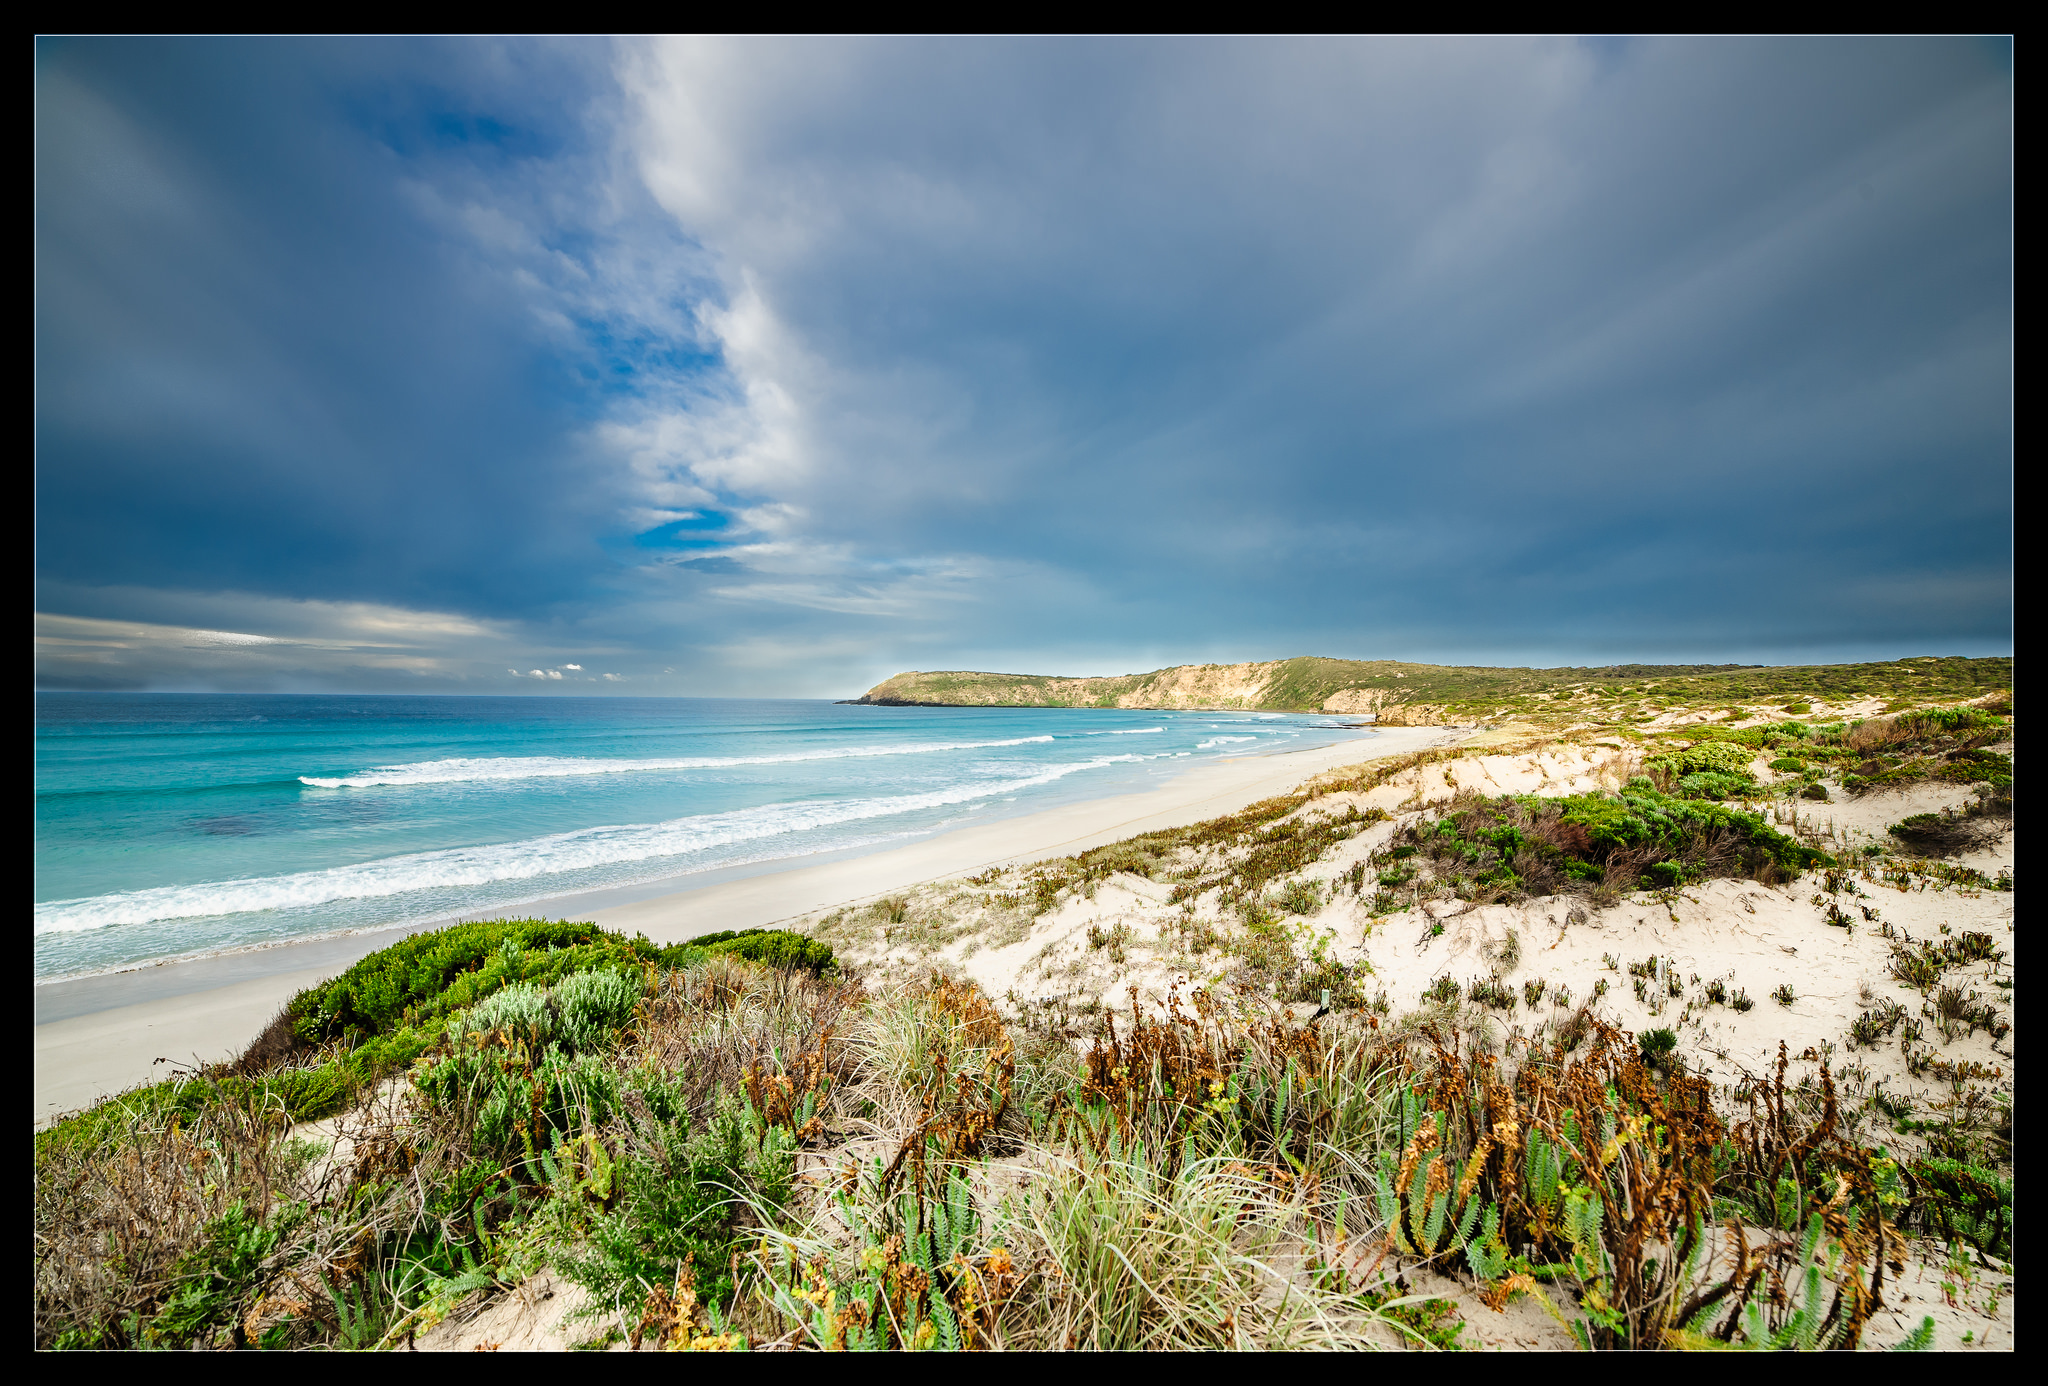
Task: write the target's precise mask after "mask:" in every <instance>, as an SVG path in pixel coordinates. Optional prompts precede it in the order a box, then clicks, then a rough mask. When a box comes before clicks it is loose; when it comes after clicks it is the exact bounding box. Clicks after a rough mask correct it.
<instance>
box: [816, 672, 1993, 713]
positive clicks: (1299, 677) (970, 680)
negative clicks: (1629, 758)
mask: <svg viewBox="0 0 2048 1386" xmlns="http://www.w3.org/2000/svg"><path fill="white" fill-rule="evenodd" d="M2011 686H2012V660H2011V658H2009V657H2001V658H1992V659H1962V658H1930V657H1917V658H1911V659H1901V660H1888V661H1885V662H1882V663H1876V664H1815V665H1789V666H1777V667H1767V666H1763V665H1737V664H1616V665H1609V666H1607V667H1605V668H1598V669H1578V668H1564V669H1501V668H1487V667H1483V666H1460V665H1445V664H1408V663H1403V662H1401V661H1399V660H1391V659H1323V658H1318V657H1314V656H1305V657H1301V658H1296V659H1282V660H1271V661H1266V662H1261V663H1248V664H1183V665H1177V666H1175V667H1173V668H1170V669H1155V670H1153V671H1152V672H1151V673H1149V674H1120V675H1114V676H1109V677H1103V678H1065V677H1060V676H1057V675H1048V674H992V673H974V672H966V671H944V672H931V673H927V672H920V671H912V672H909V673H902V674H898V675H896V676H895V677H894V678H890V679H886V680H884V681H883V682H881V683H878V684H876V685H875V686H874V687H873V688H870V689H869V690H868V691H867V692H866V693H864V694H862V695H861V696H860V697H859V698H856V699H853V700H852V701H854V702H858V703H870V704H877V705H881V706H928V707H1125V708H1201V709H1218V710H1220V709H1242V710H1258V711H1267V712H1333V713H1354V714H1362V713H1368V712H1370V713H1377V714H1378V715H1379V718H1380V720H1381V721H1383V722H1407V723H1411V724H1428V723H1433V722H1441V721H1472V720H1481V719H1491V718H1497V717H1504V716H1505V717H1514V718H1516V719H1518V720H1524V721H1530V722H1533V723H1537V724H1552V723H1555V724H1558V725H1564V724H1567V723H1571V722H1583V721H1585V720H1587V717H1588V715H1589V714H1591V715H1593V716H1594V719H1595V720H1622V718H1618V717H1616V714H1617V713H1622V714H1623V716H1624V717H1625V715H1626V710H1627V705H1635V710H1636V711H1638V712H1641V711H1643V710H1645V709H1648V708H1653V707H1655V706H1658V705H1660V704H1663V703H1683V704H1685V705H1688V706H1695V707H1697V706H1702V705H1709V704H1714V703H1723V704H1736V703H1743V702H1759V701H1769V700H1798V699H1804V700H1819V701H1828V702H1843V701H1848V700H1851V699H1857V698H1869V697H1882V698H1885V699H1887V700H1894V701H1895V700H1899V699H1910V700H1913V701H1916V702H1918V701H1925V700H1928V699H1941V698H1971V697H1977V696H1979V695H1981V694H1983V693H1986V692H1989V691H1992V690H1994V689H1999V688H2009V687H2011Z"/></svg>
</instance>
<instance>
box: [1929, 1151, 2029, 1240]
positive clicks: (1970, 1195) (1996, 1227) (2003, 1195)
mask: <svg viewBox="0 0 2048 1386" xmlns="http://www.w3.org/2000/svg"><path fill="white" fill-rule="evenodd" d="M1908 1170H1909V1172H1910V1173H1911V1174H1912V1176H1913V1182H1914V1185H1915V1186H1916V1187H1915V1191H1914V1192H1915V1194H1916V1197H1915V1198H1914V1199H1913V1205H1912V1214H1911V1216H1912V1218H1913V1220H1914V1221H1915V1222H1917V1223H1918V1224H1919V1225H1920V1226H1921V1227H1922V1228H1924V1229H1925V1230H1926V1231H1928V1232H1931V1233H1933V1234H1934V1235H1936V1236H1938V1237H1941V1238H1942V1239H1943V1240H1949V1239H1953V1238H1958V1237H1960V1238H1961V1239H1963V1240H1964V1241H1967V1242H1969V1243H1970V1244H1971V1245H1972V1246H1975V1247H1977V1248H1978V1249H1979V1250H1981V1251H1988V1252H1990V1253H1992V1254H1993V1255H1995V1256H2003V1257H2010V1256H2011V1255H2012V1180H2010V1179H2007V1178H2005V1177H2004V1176H2002V1175H2000V1174H1999V1173H1998V1171H1996V1170H1991V1169H1984V1168H1981V1167H1980V1166H1977V1165H1972V1164H1967V1163H1965V1162H1963V1161H1961V1160H1950V1159H1944V1158H1941V1157H1932V1158H1929V1159H1925V1160H1915V1161H1913V1162H1912V1164H1911V1165H1910V1166H1908Z"/></svg>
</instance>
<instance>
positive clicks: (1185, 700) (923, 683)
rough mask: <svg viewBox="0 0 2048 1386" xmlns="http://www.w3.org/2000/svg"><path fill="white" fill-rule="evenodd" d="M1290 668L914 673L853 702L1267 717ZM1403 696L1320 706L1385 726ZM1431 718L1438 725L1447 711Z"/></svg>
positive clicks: (1362, 696)
mask: <svg viewBox="0 0 2048 1386" xmlns="http://www.w3.org/2000/svg"><path fill="white" fill-rule="evenodd" d="M1286 665H1287V661H1286V660H1264V661H1254V662H1250V663H1245V664H1182V665H1177V666H1175V667H1174V668H1171V669H1159V670H1155V671H1154V672H1152V673H1149V674H1121V675H1116V676H1112V677H1104V678H1083V679H1062V678H1052V677H1048V676H1045V675H1038V674H989V673H971V672H966V671H946V672H923V671H913V672H910V673H904V674H898V675H896V676H895V677H894V678H891V679H886V680H884V681H883V682H881V683H878V684H876V685H875V686H874V687H873V688H871V689H869V690H868V691H867V692H866V693H865V694H864V695H862V696H861V697H860V698H858V699H856V700H855V701H858V702H863V703H881V704H891V703H894V704H925V705H936V706H947V707H1119V708H1159V709H1162V710H1169V711H1190V712H1236V711H1252V710H1270V709H1273V708H1276V707H1280V706H1283V705H1284V699H1282V698H1281V697H1279V696H1277V695H1276V690H1275V684H1276V682H1277V681H1278V680H1279V677H1280V675H1281V672H1282V670H1283V669H1284V668H1285V667H1286ZM1399 697H1400V695H1399V694H1398V693H1393V692H1386V691H1381V690H1369V691H1363V692H1360V691H1356V690H1354V691H1353V692H1350V693H1342V694H1338V695H1337V696H1336V697H1334V698H1331V699H1330V700H1328V701H1327V702H1325V703H1324V704H1323V710H1324V711H1327V712H1346V713H1374V714H1376V715H1378V716H1379V718H1380V719H1381V720H1382V721H1387V720H1389V711H1387V710H1389V709H1395V708H1396V705H1397V704H1398V702H1399ZM1347 699H1348V700H1349V701H1347ZM1309 706H1310V707H1313V706H1314V704H1310V705H1309ZM1302 710H1307V709H1302ZM1434 711H1435V712H1436V713H1438V714H1439V719H1438V720H1440V714H1441V712H1442V709H1441V708H1437V709H1434ZM1436 724H1437V723H1436V722H1435V721H1424V722H1415V723H1399V724H1394V725H1415V726H1434V725H1436Z"/></svg>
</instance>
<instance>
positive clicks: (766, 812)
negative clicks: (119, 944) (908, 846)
mask: <svg viewBox="0 0 2048 1386" xmlns="http://www.w3.org/2000/svg"><path fill="white" fill-rule="evenodd" d="M1029 739H1030V740H1050V739H1051V738H1049V737H1047V738H1037V737H1033V738H1029ZM996 744H1003V743H996ZM1009 744H1017V743H1009ZM1141 759H1148V757H1140V756H1099V757H1096V758H1095V759H1092V760H1085V761H1079V762H1076V763H1074V764H1071V765H1058V766H1052V767H1049V768H1048V769H1045V770H1042V771H1040V772H1038V773H1037V774H1034V775H1025V776H1019V777H1014V778H1009V779H1001V780H983V781H979V782H977V783H973V784H965V785H957V786H955V787H953V788H951V789H943V790H935V791H932V792H930V793H925V794H903V795H895V796H890V797H884V798H867V799H840V800H828V799H816V800H807V801H802V802H798V803H789V804H768V805H762V806H760V807H757V808H746V809H735V810H733V811H731V812H727V813H710V814H700V815H697V816H694V817H689V818H674V819H670V820H669V821H667V822H664V823H629V824H619V825H612V826H606V827H597V828H583V829H578V830H577V831H575V832H566V833H551V834H548V835H547V836H544V837H533V838H527V839H524V840H522V841H518V842H501V843H491V844H487V845H482V846H475V847H453V848H447V849H444V850H441V851H435V852H417V853H412V854H408V855H404V856H395V857H385V858H382V859H380V860H377V861H367V862H359V863H355V864H352V865H348V866H335V867H328V868H326V869H325V870H320V871H297V872H293V873H291V874H289V875H281V876H259V877H251V878H247V879H242V880H232V881H212V882H205V883H201V884H197V885H184V886H154V887H150V888H148V889H144V890H130V891H122V892H120V893H117V894H112V895H98V896H91V897H88V898H84V899H75V900H52V901H48V902H45V903H41V904H38V905H37V906H36V907H35V932H37V933H38V934H43V933H77V932H81V931H84V930H89V929H104V928H108V927H111V926H115V925H121V924H148V923H154V922H158V921H162V920H169V919H194V918H208V917H214V916H220V915H233V914H244V913H248V912H251V911H255V910H279V909H291V908H295V907H302V906H308V905H321V904H326V903H329V902H332V901H336V900H352V899H354V900H361V899H381V898H384V897H388V896H394V895H404V894H408V893H410V892H413V891H422V890H432V889H436V888H442V887H451V886H483V885H490V884H493V883H496V882H501V881H520V880H531V879H533V878H535V877H540V876H551V875H558V874H561V873H564V872H571V871H582V870H588V869H590V868H593V867H607V866H621V865H626V864H630V863H633V862H645V861H651V860H655V859H658V858H662V857H681V856H688V855H691V854H694V853H701V852H705V851H709V850H712V849H715V848H718V847H724V846H727V845H730V844H733V843H740V842H748V841H754V840H758V839H761V838H768V837H776V836H781V835H785V834H789V833H800V832H804V831H806V830H809V829H814V828H826V827H831V826H833V825H835V824H840V823H852V822H858V821H861V820H863V819H870V818H885V817H888V816H890V815H892V814H899V813H911V812H915V811H916V810H918V809H927V808H938V807H943V806H945V805H947V804H960V803H966V802H969V801H970V800H974V799H986V798H992V797H995V796H997V795H1003V794H1010V793H1012V792H1014V791H1016V790H1019V789H1025V788H1029V787H1030V786H1032V785H1040V784H1050V783H1051V782H1053V781H1054V780H1058V779H1062V778H1064V777H1065V776H1067V775H1072V774H1075V773H1077V772H1079V771H1083V770H1094V769H1099V768H1100V767H1102V766H1105V765H1114V764H1118V763H1120V762H1129V761H1135V760H1141Z"/></svg>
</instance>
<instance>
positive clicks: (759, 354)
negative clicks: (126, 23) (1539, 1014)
mask: <svg viewBox="0 0 2048 1386" xmlns="http://www.w3.org/2000/svg"><path fill="white" fill-rule="evenodd" d="M36 122H37V125H36V157H37V164H36V253H37V262H36V291H37V305H36V334H37V335H36V355H37V359H36V366H37V377H36V446H37V495H36V544H37V584H38V591H37V608H38V611H39V613H41V614H40V615H39V618H38V679H39V683H40V684H41V685H42V686H45V687H66V688H195V689H197V688H219V689H266V690H268V689H276V690H286V689H337V690H338V689H348V690H361V691H416V692H475V693H499V692H520V691H525V692H538V691H543V690H545V691H547V692H561V693H568V692H597V691H605V692H624V693H643V694H762V695H776V694H783V695H791V696H819V695H832V696H845V695H850V694H852V693H856V692H858V691H860V690H861V689H863V688H865V687H866V686H868V685H869V684H870V683H872V682H874V681H876V680H878V679H880V678H882V677H885V676H887V675H888V674H891V673H894V672H896V671H898V670H901V669H908V668H927V669H930V668H986V669H1014V670H1031V671H1043V672H1058V673H1118V672H1127V671H1133V670H1139V669H1147V668H1153V667H1158V666H1160V665H1166V664H1173V663H1182V662H1192V661H1219V662H1221V661H1235V660H1241V659H1262V658H1277V657H1283V656H1287V655H1292V654H1310V653H1313V654H1326V655H1335V656H1348V657H1359V658H1401V659H1420V660H1434V661H1455V662H1472V663H1513V664H1521V663H1539V664H1547V665H1549V664H1589V663H1606V662H1611V661H1617V660H1653V661H1684V662H1695V661H1711V662H1722V661H1740V662H1770V663H1787V662H1805V661H1812V660H1835V659H1857V658H1878V657H1890V656H1899V655H1906V654H1928V653H1968V654H1988V653H2002V652H2007V651H2009V650H2010V649H2011V638H2012V637H2011V629H2012V627H2011V596H2012V582H2011V561H2012V547H2011V523H2012V485H2011V483H2012V460H2011V459H2012V423H2011V411H2012V230H2011V225H2012V79H2011V53H2010V45H2009V44H2008V43H2006V42H2005V41H2002V40H1898V39H1879V40H1832V39H1800V40H1627V41H1614V40H1603V41H1598V42H1583V41H1572V40H1540V39H1539V40H1418V39H1399V40H1358V41H1333V40H1320V39H1319V40H1312V41H1296V40H1253V41H1229V40H1143V39H1137V40H982V39H957V40H915V41H902V40H888V41H845V40H754V41H730V40H712V41H697V40H679V41H669V42H642V41H634V42H621V43H613V42H604V41H575V42H537V41H517V42H491V41H417V42H416V41H409V40H408V41H396V40H376V41H282V40H235V41H220V40H170V41H167V40H138V41H107V40H69V41H44V42H41V43H39V44H38V48H37V66H36Z"/></svg>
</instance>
